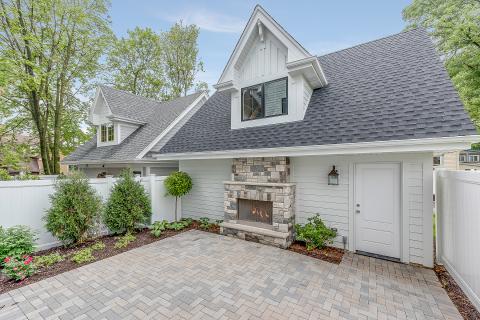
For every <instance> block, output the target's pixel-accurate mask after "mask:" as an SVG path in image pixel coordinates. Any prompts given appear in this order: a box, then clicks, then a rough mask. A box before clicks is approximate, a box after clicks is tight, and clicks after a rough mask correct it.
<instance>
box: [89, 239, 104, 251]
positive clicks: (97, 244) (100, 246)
mask: <svg viewBox="0 0 480 320" xmlns="http://www.w3.org/2000/svg"><path fill="white" fill-rule="evenodd" d="M90 248H92V250H103V249H105V243H103V242H102V241H98V242H95V243H94V244H93V245H92V246H90Z"/></svg>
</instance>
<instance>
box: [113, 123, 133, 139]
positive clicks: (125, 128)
mask: <svg viewBox="0 0 480 320" xmlns="http://www.w3.org/2000/svg"><path fill="white" fill-rule="evenodd" d="M118 126H119V131H120V142H122V141H123V140H125V139H126V138H128V136H129V135H131V134H132V133H133V132H134V131H135V130H137V128H138V125H134V124H129V123H119V124H118Z"/></svg>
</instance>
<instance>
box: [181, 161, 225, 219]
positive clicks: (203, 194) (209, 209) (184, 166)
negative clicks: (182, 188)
mask: <svg viewBox="0 0 480 320" xmlns="http://www.w3.org/2000/svg"><path fill="white" fill-rule="evenodd" d="M179 166H180V170H181V171H184V172H187V173H188V174H189V175H190V176H191V177H192V180H193V188H192V191H191V192H190V193H189V194H188V195H186V196H184V197H183V198H182V217H188V218H194V219H198V218H201V217H208V218H210V219H213V220H223V217H224V210H223V202H224V200H223V193H224V186H223V181H227V180H230V179H231V172H232V160H231V159H222V160H188V161H180V165H179Z"/></svg>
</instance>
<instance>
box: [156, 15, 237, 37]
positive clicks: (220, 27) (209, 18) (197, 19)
mask: <svg viewBox="0 0 480 320" xmlns="http://www.w3.org/2000/svg"><path fill="white" fill-rule="evenodd" d="M162 18H164V19H166V20H168V21H171V22H177V21H179V20H183V21H184V22H185V23H187V24H196V25H197V26H198V27H199V28H200V29H203V30H207V31H212V32H224V33H240V32H242V30H243V28H244V26H245V21H243V20H241V19H239V18H237V17H234V16H229V15H226V14H223V13H218V12H212V11H211V10H205V9H187V10H183V11H182V12H179V13H176V14H168V15H163V16H162Z"/></svg>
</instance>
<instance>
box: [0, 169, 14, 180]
mask: <svg viewBox="0 0 480 320" xmlns="http://www.w3.org/2000/svg"><path fill="white" fill-rule="evenodd" d="M10 180H12V176H11V175H9V174H8V171H7V170H6V169H0V181H10Z"/></svg>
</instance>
